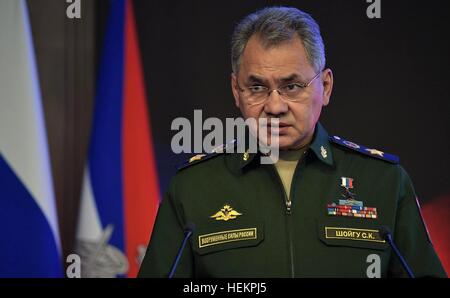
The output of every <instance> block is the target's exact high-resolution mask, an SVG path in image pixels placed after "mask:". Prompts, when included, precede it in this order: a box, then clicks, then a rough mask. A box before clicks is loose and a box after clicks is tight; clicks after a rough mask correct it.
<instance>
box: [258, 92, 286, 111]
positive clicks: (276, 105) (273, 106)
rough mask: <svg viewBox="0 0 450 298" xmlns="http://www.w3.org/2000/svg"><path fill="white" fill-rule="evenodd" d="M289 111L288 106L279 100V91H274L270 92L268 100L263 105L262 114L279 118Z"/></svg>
mask: <svg viewBox="0 0 450 298" xmlns="http://www.w3.org/2000/svg"><path fill="white" fill-rule="evenodd" d="M288 110H289V106H288V104H287V103H286V102H285V101H284V100H283V99H282V98H281V94H280V91H278V90H276V89H274V90H272V91H270V93H269V98H268V100H267V101H266V104H265V105H264V112H265V113H266V114H267V115H270V116H276V117H279V116H280V115H283V114H285V113H287V111H288Z"/></svg>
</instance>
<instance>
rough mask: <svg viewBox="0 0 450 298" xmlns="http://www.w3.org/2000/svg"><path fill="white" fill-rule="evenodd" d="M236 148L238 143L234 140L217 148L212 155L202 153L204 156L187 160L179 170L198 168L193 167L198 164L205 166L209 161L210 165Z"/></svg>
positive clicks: (200, 155) (198, 155)
mask: <svg viewBox="0 0 450 298" xmlns="http://www.w3.org/2000/svg"><path fill="white" fill-rule="evenodd" d="M235 146H236V142H235V140H233V141H231V142H229V143H225V144H222V145H220V146H217V147H216V148H214V149H213V150H212V151H211V152H210V153H202V154H196V155H193V156H192V157H190V158H189V159H187V160H186V161H184V162H183V163H181V164H180V165H179V166H178V167H177V170H178V171H183V170H185V169H188V168H197V167H193V166H195V165H198V164H205V163H206V162H207V161H208V162H209V163H210V162H211V161H213V160H216V159H217V157H219V156H223V155H224V153H226V152H227V150H229V149H230V148H231V147H235Z"/></svg>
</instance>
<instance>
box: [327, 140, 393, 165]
mask: <svg viewBox="0 0 450 298" xmlns="http://www.w3.org/2000/svg"><path fill="white" fill-rule="evenodd" d="M330 141H331V142H333V143H335V144H338V145H341V146H344V147H347V148H349V149H352V150H355V151H358V152H359V153H362V154H364V155H368V156H371V157H374V158H378V159H381V160H384V161H387V162H390V163H393V164H397V163H398V162H399V157H398V156H396V155H393V154H389V153H386V152H383V151H380V150H377V149H371V148H367V147H364V146H362V145H358V144H355V143H353V142H350V141H347V140H344V139H342V138H340V137H338V136H332V137H330Z"/></svg>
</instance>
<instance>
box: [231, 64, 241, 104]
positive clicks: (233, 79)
mask: <svg viewBox="0 0 450 298" xmlns="http://www.w3.org/2000/svg"><path fill="white" fill-rule="evenodd" d="M231 91H233V96H234V104H235V105H236V107H237V108H240V101H239V99H240V97H239V87H238V84H237V77H236V75H235V74H234V73H233V72H232V73H231Z"/></svg>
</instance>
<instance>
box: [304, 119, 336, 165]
mask: <svg viewBox="0 0 450 298" xmlns="http://www.w3.org/2000/svg"><path fill="white" fill-rule="evenodd" d="M309 148H310V149H311V151H312V152H314V154H315V155H316V157H317V159H319V160H320V161H322V162H324V163H326V164H327V165H329V166H333V164H334V162H333V153H332V152H331V146H330V136H329V135H328V133H327V131H326V130H325V128H323V126H322V124H320V122H317V124H316V129H315V132H314V139H313V142H312V143H311V145H310V146H309Z"/></svg>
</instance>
